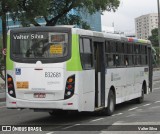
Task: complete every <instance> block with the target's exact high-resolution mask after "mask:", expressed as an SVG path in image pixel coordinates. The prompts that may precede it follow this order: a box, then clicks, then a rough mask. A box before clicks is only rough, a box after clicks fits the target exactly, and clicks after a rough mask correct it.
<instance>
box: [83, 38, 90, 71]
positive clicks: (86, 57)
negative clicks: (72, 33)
mask: <svg viewBox="0 0 160 134" xmlns="http://www.w3.org/2000/svg"><path fill="white" fill-rule="evenodd" d="M91 46H92V44H91V40H90V39H88V38H81V39H80V53H81V61H82V67H83V69H91V68H93V54H92V47H91Z"/></svg>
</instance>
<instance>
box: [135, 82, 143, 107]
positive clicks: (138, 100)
mask: <svg viewBox="0 0 160 134" xmlns="http://www.w3.org/2000/svg"><path fill="white" fill-rule="evenodd" d="M143 101H144V85H143V86H142V92H141V96H140V97H138V98H137V99H136V103H138V104H141V103H142V102H143Z"/></svg>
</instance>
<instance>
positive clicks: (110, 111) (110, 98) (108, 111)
mask: <svg viewBox="0 0 160 134" xmlns="http://www.w3.org/2000/svg"><path fill="white" fill-rule="evenodd" d="M114 109H115V94H114V93H113V91H112V90H110V91H109V95H108V106H107V108H106V109H105V115H108V116H110V115H112V114H113V112H114Z"/></svg>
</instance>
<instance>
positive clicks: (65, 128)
mask: <svg viewBox="0 0 160 134" xmlns="http://www.w3.org/2000/svg"><path fill="white" fill-rule="evenodd" d="M79 125H81V124H75V125H72V126H68V127H65V128H62V129H68V128H72V127H75V126H79Z"/></svg>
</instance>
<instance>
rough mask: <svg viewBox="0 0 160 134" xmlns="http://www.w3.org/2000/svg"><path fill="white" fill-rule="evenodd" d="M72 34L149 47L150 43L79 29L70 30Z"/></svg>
mask: <svg viewBox="0 0 160 134" xmlns="http://www.w3.org/2000/svg"><path fill="white" fill-rule="evenodd" d="M72 33H74V34H79V35H84V36H96V37H104V38H108V39H116V40H122V41H126V42H133V43H141V44H150V45H151V42H150V41H149V40H144V39H138V38H133V37H125V36H123V35H119V34H112V33H103V32H97V31H91V30H84V29H79V28H72Z"/></svg>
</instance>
